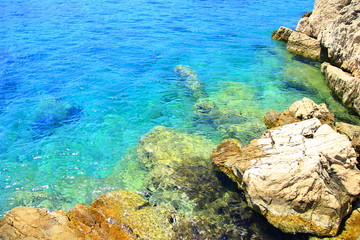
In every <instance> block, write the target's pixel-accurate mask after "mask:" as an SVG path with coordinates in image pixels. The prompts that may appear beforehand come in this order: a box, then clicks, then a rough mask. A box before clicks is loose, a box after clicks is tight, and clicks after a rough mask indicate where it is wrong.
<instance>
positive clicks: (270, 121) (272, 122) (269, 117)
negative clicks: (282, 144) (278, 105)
mask: <svg viewBox="0 0 360 240" xmlns="http://www.w3.org/2000/svg"><path fill="white" fill-rule="evenodd" d="M279 116H280V113H279V112H278V111H275V110H274V109H270V110H269V111H268V112H267V113H266V114H265V116H264V117H263V122H264V123H265V125H266V126H267V127H268V128H273V127H277V126H276V125H277V124H276V121H277V120H278V119H279Z"/></svg>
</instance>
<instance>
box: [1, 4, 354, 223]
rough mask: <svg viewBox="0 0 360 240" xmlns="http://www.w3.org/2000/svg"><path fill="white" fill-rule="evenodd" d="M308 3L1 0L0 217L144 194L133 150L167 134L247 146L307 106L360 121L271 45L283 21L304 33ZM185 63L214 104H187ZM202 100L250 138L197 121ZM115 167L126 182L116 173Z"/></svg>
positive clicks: (313, 71)
mask: <svg viewBox="0 0 360 240" xmlns="http://www.w3.org/2000/svg"><path fill="white" fill-rule="evenodd" d="M312 5H313V1H312V0H298V1H268V0H262V1H245V0H237V1H235V0H223V1H176V0H170V1H157V0H153V1H145V0H132V1H128V0H125V1H115V0H114V1H105V0H94V1H90V2H89V1H85V0H77V1H72V0H67V1H57V0H46V1H42V2H41V3H40V2H39V1H34V0H29V1H22V0H18V1H14V0H5V1H2V2H1V3H0V13H1V14H0V94H1V95H0V143H1V144H0V216H1V215H2V214H3V213H4V212H5V211H7V210H9V209H11V208H12V207H14V206H16V205H20V204H25V205H36V204H37V203H38V202H36V201H37V199H40V200H41V202H42V204H45V205H43V206H45V207H49V208H52V207H54V208H58V207H59V206H60V207H62V208H65V209H66V208H69V207H71V206H72V205H73V204H75V203H78V202H86V203H89V202H90V201H91V200H92V199H93V198H94V197H96V196H97V195H98V194H99V193H101V192H106V191H109V190H111V189H117V188H119V187H120V188H129V189H134V190H138V188H140V187H141V186H140V185H141V184H140V183H138V181H139V180H138V179H137V178H136V177H135V178H134V176H133V175H136V176H139V179H141V176H142V174H145V173H144V172H142V171H141V170H139V169H138V166H137V163H136V162H134V161H133V159H132V158H131V157H128V156H129V155H126V153H127V152H128V151H131V149H132V147H134V146H135V145H136V143H137V141H138V140H139V139H140V137H141V136H142V135H143V134H145V133H147V132H148V131H149V130H150V129H152V128H153V127H154V126H157V125H164V126H168V127H174V128H176V129H179V130H181V131H186V132H190V133H194V132H196V133H198V134H201V135H204V136H206V137H208V138H210V139H212V140H213V141H214V142H215V143H218V142H219V141H220V140H221V139H223V138H227V137H234V136H235V137H238V138H240V139H241V141H242V142H243V143H246V142H247V141H249V140H251V138H253V137H255V136H256V135H259V134H260V133H261V131H262V129H263V128H264V126H263V125H262V123H261V118H262V116H263V115H264V114H265V113H266V111H267V110H268V109H270V108H273V109H276V110H278V111H282V110H284V109H286V108H287V107H288V106H289V105H290V104H291V103H293V102H294V101H296V100H299V99H301V98H302V97H304V96H307V97H310V98H312V99H314V100H315V101H316V102H318V103H320V102H326V103H327V104H328V105H329V107H330V109H331V110H332V111H334V112H335V113H336V114H337V115H338V117H339V118H340V119H341V120H347V121H357V119H356V118H354V117H351V116H349V115H347V111H346V110H345V109H344V108H342V107H341V105H340V104H339V103H338V102H337V101H336V100H334V99H333V98H332V97H331V95H330V91H329V90H328V89H327V88H326V87H325V84H324V82H323V78H322V76H321V74H320V71H319V64H317V63H310V64H308V63H304V62H303V60H302V59H298V58H296V57H294V56H293V55H291V54H290V53H287V52H286V51H285V50H284V46H283V44H282V43H279V42H276V41H273V40H271V38H270V36H271V32H272V31H273V30H274V29H277V28H278V27H279V26H280V25H284V26H287V27H290V28H295V26H296V23H297V21H298V20H299V18H300V17H301V16H302V14H304V13H306V12H308V11H310V10H311V9H312ZM179 64H185V65H189V66H191V67H192V68H193V69H194V70H195V71H196V72H197V74H198V76H199V78H200V79H201V81H202V82H203V83H204V86H205V92H206V97H204V98H202V99H194V98H193V97H191V94H189V90H188V89H186V88H185V87H184V84H183V82H182V81H181V80H180V79H178V78H177V76H176V75H175V74H174V72H173V69H174V67H175V66H176V65H179ZM201 101H211V102H215V103H216V104H217V105H218V106H219V107H222V108H223V109H225V110H226V111H233V110H234V109H235V110H234V111H235V113H230V114H229V116H230V117H231V116H234V115H236V114H237V113H236V111H238V112H240V115H241V116H244V118H243V122H242V123H243V124H244V125H242V126H237V127H239V128H242V129H241V130H240V131H239V129H237V128H236V126H235V127H234V126H233V124H234V122H231V121H232V120H229V122H230V123H232V124H229V122H226V121H223V122H221V123H219V124H217V125H216V126H215V127H214V126H211V125H210V124H208V123H207V122H206V121H205V122H204V121H200V120H198V119H197V118H196V116H195V114H194V111H193V108H194V107H193V105H194V104H195V103H196V102H201ZM247 125H248V126H249V129H252V130H251V131H252V134H249V133H247V131H246V128H244V126H247ZM254 125H255V129H256V130H257V131H253V129H254V128H253V126H254ZM234 128H235V130H234ZM130 155H131V154H130ZM129 166H130V167H129ZM114 168H115V169H116V174H117V175H120V176H119V178H120V179H121V180H114V179H115V178H114V177H111V173H112V172H113V171H114ZM125 168H126V169H128V170H127V171H125V170H124V171H122V169H125ZM132 168H133V169H135V170H136V171H137V172H136V173H132V172H131V171H130V170H131V169H132ZM129 169H130V170H129ZM135 170H134V171H135ZM26 196H28V197H26ZM24 199H26V200H24ZM44 199H50V200H51V201H53V202H55V203H49V202H45V203H44ZM40 200H39V201H40ZM46 204H48V205H46Z"/></svg>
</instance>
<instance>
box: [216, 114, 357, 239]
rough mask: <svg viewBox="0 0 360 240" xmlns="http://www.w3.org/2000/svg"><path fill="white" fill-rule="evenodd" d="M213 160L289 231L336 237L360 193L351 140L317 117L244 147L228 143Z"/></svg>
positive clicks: (274, 221) (276, 130)
mask: <svg viewBox="0 0 360 240" xmlns="http://www.w3.org/2000/svg"><path fill="white" fill-rule="evenodd" d="M229 149H230V150H229ZM211 159H212V162H213V163H214V164H215V165H216V166H218V167H219V169H220V170H221V171H223V172H224V173H225V174H227V175H228V176H229V177H230V178H232V179H233V180H234V181H235V182H237V184H238V186H239V187H240V188H241V189H243V190H244V191H245V193H246V198H247V201H248V204H249V205H250V206H251V207H252V208H253V209H255V210H257V211H258V212H260V213H261V214H263V215H264V216H265V217H266V218H267V219H268V221H269V222H270V223H272V224H273V225H274V226H276V227H278V228H279V229H281V230H282V231H284V232H303V233H312V234H316V235H320V236H334V235H336V234H337V232H338V230H339V227H340V224H341V221H342V219H343V218H344V217H345V216H346V215H347V214H349V212H350V211H351V202H352V201H353V200H354V199H355V197H356V196H357V195H359V194H360V171H359V170H358V169H357V168H356V164H357V161H356V153H355V151H354V149H353V148H352V147H351V143H350V141H349V139H348V138H347V137H346V136H345V135H341V134H339V133H337V132H336V131H335V130H333V129H332V128H331V127H330V126H329V125H327V124H321V122H320V121H319V120H318V119H317V118H311V119H308V120H305V121H301V122H296V123H292V124H287V125H283V126H281V127H278V128H274V129H270V130H267V131H266V132H265V133H264V135H263V136H262V137H261V138H259V139H256V140H254V141H252V142H251V143H250V144H249V145H247V146H245V147H242V148H240V147H239V146H236V143H233V142H231V141H224V142H223V143H221V144H220V145H219V146H218V147H217V149H216V150H215V151H214V152H213V154H212V155H211Z"/></svg>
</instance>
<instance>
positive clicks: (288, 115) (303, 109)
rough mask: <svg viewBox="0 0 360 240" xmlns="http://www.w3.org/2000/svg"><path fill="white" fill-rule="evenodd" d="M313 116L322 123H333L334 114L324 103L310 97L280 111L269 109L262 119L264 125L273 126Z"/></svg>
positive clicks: (331, 124)
mask: <svg viewBox="0 0 360 240" xmlns="http://www.w3.org/2000/svg"><path fill="white" fill-rule="evenodd" d="M314 117H315V118H318V119H319V120H320V121H321V123H322V124H329V125H330V126H333V125H334V118H335V116H334V114H332V113H331V112H330V111H329V109H328V108H327V107H326V105H325V104H324V103H322V104H316V103H315V102H314V101H313V100H311V99H310V98H303V99H301V100H299V101H296V102H294V103H293V104H292V105H291V106H290V107H289V108H288V109H286V110H285V111H284V112H282V113H279V112H277V111H275V110H273V109H271V110H269V111H268V112H267V113H266V115H265V116H264V118H263V121H264V123H265V124H266V126H268V127H269V128H273V127H278V126H282V125H285V124H289V123H294V122H300V121H302V120H306V119H310V118H314Z"/></svg>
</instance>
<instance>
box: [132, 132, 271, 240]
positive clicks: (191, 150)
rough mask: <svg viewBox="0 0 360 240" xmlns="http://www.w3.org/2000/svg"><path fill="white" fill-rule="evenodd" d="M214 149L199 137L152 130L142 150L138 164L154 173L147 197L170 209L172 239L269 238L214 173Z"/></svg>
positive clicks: (237, 198) (140, 148)
mask: <svg viewBox="0 0 360 240" xmlns="http://www.w3.org/2000/svg"><path fill="white" fill-rule="evenodd" d="M214 147H215V145H214V144H213V143H212V142H211V141H210V140H208V139H206V138H204V137H202V136H199V135H196V134H188V133H182V132H178V131H176V130H174V129H172V128H166V127H162V126H158V127H155V128H154V129H152V130H151V131H150V132H149V133H148V134H146V135H144V136H143V138H142V139H141V141H140V142H139V145H138V152H139V160H140V161H141V162H143V163H144V164H145V166H147V168H148V170H149V175H148V177H147V178H146V179H145V186H146V188H147V189H148V192H146V193H145V195H146V196H147V197H148V199H149V201H150V202H154V203H156V204H157V205H158V206H164V207H165V208H166V209H169V210H171V212H172V213H171V222H172V223H173V229H174V232H175V237H174V238H173V239H250V238H251V237H253V238H255V239H257V238H256V237H258V236H259V235H263V236H267V234H268V233H262V232H261V230H260V228H261V226H260V225H262V224H263V221H262V220H261V219H257V215H256V214H254V213H253V212H252V211H251V209H250V208H248V207H247V205H246V203H245V201H244V200H243V199H241V197H240V196H239V194H238V193H237V192H234V191H230V190H228V189H226V188H225V187H224V186H223V182H222V181H221V180H220V178H221V177H220V176H219V174H216V172H215V171H214V170H213V166H212V164H211V161H210V153H211V151H212V150H213V149H214ZM264 226H267V225H266V224H264ZM272 230H274V229H272ZM270 239H271V238H270Z"/></svg>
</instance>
